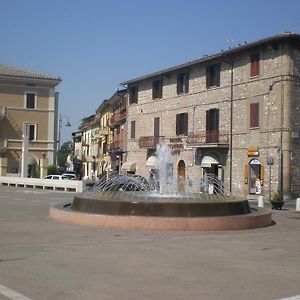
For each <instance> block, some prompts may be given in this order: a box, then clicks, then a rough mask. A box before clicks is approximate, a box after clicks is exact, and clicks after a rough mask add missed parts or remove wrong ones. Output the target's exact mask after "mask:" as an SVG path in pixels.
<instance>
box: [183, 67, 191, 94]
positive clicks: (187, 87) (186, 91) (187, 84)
mask: <svg viewBox="0 0 300 300" xmlns="http://www.w3.org/2000/svg"><path fill="white" fill-rule="evenodd" d="M189 81H190V75H189V73H188V72H187V73H185V84H184V92H185V93H188V92H189Z"/></svg>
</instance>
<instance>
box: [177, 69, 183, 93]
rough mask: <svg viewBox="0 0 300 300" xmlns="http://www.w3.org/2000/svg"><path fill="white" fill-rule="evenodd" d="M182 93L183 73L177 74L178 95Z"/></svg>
mask: <svg viewBox="0 0 300 300" xmlns="http://www.w3.org/2000/svg"><path fill="white" fill-rule="evenodd" d="M181 93H182V82H181V74H179V75H177V95H179V94H181Z"/></svg>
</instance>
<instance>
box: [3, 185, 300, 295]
mask: <svg viewBox="0 0 300 300" xmlns="http://www.w3.org/2000/svg"><path fill="white" fill-rule="evenodd" d="M73 196H74V194H73V193H61V192H53V191H42V190H41V191H39V190H28V189H22V188H8V187H0V299H19V300H26V299H27V300H28V299H33V300H38V299H46V300H47V299H73V300H74V299H75V300H76V299H104V300H106V299H164V300H165V299H172V300H173V299H180V300H182V299H214V300H215V299H231V300H232V299H239V300H241V299H256V300H259V299H264V300H265V299H281V298H287V297H293V299H297V298H296V295H299V294H300V234H299V232H300V213H299V212H296V211H295V203H294V202H292V203H289V204H287V205H286V206H285V209H284V210H282V211H273V220H274V222H275V223H276V224H274V225H272V226H269V227H266V228H260V229H254V230H244V231H227V232H155V231H126V230H123V231H122V230H112V229H102V228H89V227H81V226H77V225H69V224H63V223H58V222H56V221H54V220H51V219H49V217H48V211H49V204H51V203H61V202H68V201H71V200H72V197H73ZM251 204H252V205H253V206H255V205H256V204H255V203H251Z"/></svg>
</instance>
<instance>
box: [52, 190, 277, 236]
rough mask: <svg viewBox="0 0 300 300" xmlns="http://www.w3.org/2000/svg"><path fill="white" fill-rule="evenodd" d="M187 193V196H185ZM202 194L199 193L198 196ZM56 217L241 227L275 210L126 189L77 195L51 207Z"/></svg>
mask: <svg viewBox="0 0 300 300" xmlns="http://www.w3.org/2000/svg"><path fill="white" fill-rule="evenodd" d="M182 197H184V198H182ZM198 198H199V196H198ZM50 216H51V217H52V218H54V219H56V220H59V221H63V222H68V223H73V224H80V225H88V226H96V227H103V228H119V229H148V230H182V231H185V230H190V231H192V230H198V231H213V230H241V229H252V228H259V227H265V226H269V225H271V223H272V216H271V212H270V211H267V210H265V209H261V208H260V209H254V208H250V207H249V204H248V201H247V200H236V199H232V198H230V199H223V200H211V199H205V198H204V197H203V196H202V197H201V199H200V200H199V199H197V198H195V197H194V196H193V195H188V194H186V195H184V196H183V195H180V196H177V195H176V196H168V197H157V196H153V195H152V194H147V195H145V194H143V197H141V194H140V193H134V196H133V195H132V193H122V194H116V197H113V198H112V197H111V195H109V193H107V196H104V197H103V195H102V197H101V199H99V198H90V197H75V198H74V200H73V203H72V204H59V205H55V206H51V207H50Z"/></svg>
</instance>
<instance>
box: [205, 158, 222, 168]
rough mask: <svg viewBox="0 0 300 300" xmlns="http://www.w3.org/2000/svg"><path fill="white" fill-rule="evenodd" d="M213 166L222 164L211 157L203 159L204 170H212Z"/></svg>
mask: <svg viewBox="0 0 300 300" xmlns="http://www.w3.org/2000/svg"><path fill="white" fill-rule="evenodd" d="M213 164H217V165H218V164H220V163H219V162H218V161H217V160H216V159H215V158H213V157H211V156H208V155H207V156H204V157H203V158H202V161H201V167H202V168H210V167H211V165H213Z"/></svg>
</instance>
